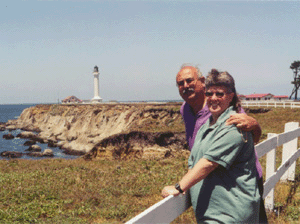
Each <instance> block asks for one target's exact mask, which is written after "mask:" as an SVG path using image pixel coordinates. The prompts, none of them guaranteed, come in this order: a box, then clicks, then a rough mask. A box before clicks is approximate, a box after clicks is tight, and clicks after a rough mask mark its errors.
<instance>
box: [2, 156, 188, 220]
mask: <svg viewBox="0 0 300 224" xmlns="http://www.w3.org/2000/svg"><path fill="white" fill-rule="evenodd" d="M185 171H186V158H184V157H182V158H177V159H176V160H174V159H165V160H147V161H146V160H135V161H134V162H128V161H122V160H119V161H118V160H110V161H107V160H95V161H85V160H83V159H76V160H63V159H45V160H39V161H38V160H32V161H31V160H0V175H1V176H0V187H1V191H0V200H1V202H2V203H1V204H0V222H1V223H18V222H19V223H105V222H106V223H120V222H124V221H126V220H129V219H130V218H132V217H134V216H135V215H137V214H138V213H140V212H141V211H142V210H144V209H146V208H147V207H149V206H150V205H152V204H154V203H156V202H157V201H159V200H160V199H161V197H160V191H161V189H162V188H163V186H165V185H166V184H173V183H174V182H176V181H178V178H179V177H181V176H182V175H183V174H184V173H185ZM166 174H167V175H166Z"/></svg>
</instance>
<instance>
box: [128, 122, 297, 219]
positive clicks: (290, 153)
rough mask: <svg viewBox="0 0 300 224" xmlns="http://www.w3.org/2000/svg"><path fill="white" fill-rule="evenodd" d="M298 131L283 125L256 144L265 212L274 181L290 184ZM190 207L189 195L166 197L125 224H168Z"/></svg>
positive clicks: (291, 125) (270, 205) (294, 124)
mask: <svg viewBox="0 0 300 224" xmlns="http://www.w3.org/2000/svg"><path fill="white" fill-rule="evenodd" d="M298 137H300V128H299V123H298V122H289V123H286V124H285V130H284V133H281V134H273V133H269V134H268V139H267V140H265V141H263V142H261V143H260V144H257V145H256V146H255V150H256V152H257V156H258V158H260V157H262V156H263V155H265V154H267V158H266V181H265V183H264V193H263V198H264V199H265V207H266V209H267V210H273V209H274V187H275V185H276V183H277V182H278V181H280V180H281V181H287V180H289V181H294V180H295V169H296V160H297V158H299V157H300V150H299V149H297V144H298ZM281 145H283V149H282V163H281V166H280V167H279V168H278V169H277V170H276V148H277V147H279V146H281ZM190 206H191V202H190V197H189V194H185V195H180V196H177V197H174V196H173V195H170V196H168V197H166V198H165V199H163V200H161V201H160V202H158V203H156V204H154V205H153V206H151V207H150V208H148V209H146V210H145V211H144V212H142V213H141V214H139V215H137V216H136V217H134V218H132V219H131V220H129V221H128V222H126V224H132V223H170V222H171V221H173V220H174V219H175V218H177V217H178V216H179V215H181V214H182V213H183V212H184V211H185V210H186V209H188V208H189V207H190Z"/></svg>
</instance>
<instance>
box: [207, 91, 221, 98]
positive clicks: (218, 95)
mask: <svg viewBox="0 0 300 224" xmlns="http://www.w3.org/2000/svg"><path fill="white" fill-rule="evenodd" d="M214 94H216V96H217V97H218V98H222V97H223V96H224V95H225V93H223V92H205V96H207V97H212V96H213V95H214Z"/></svg>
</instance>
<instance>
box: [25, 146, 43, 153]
mask: <svg viewBox="0 0 300 224" xmlns="http://www.w3.org/2000/svg"><path fill="white" fill-rule="evenodd" d="M25 151H30V152H40V151H42V148H41V147H40V146H39V145H31V146H30V147H29V148H28V149H26V150H25Z"/></svg>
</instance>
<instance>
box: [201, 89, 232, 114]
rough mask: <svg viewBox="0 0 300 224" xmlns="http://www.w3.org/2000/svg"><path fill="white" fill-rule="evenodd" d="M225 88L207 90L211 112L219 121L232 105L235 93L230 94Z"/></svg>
mask: <svg viewBox="0 0 300 224" xmlns="http://www.w3.org/2000/svg"><path fill="white" fill-rule="evenodd" d="M228 92H229V91H228V89H227V88H226V87H225V86H211V87H209V88H208V89H207V90H206V93H205V95H206V99H207V105H208V108H209V111H210V112H211V114H212V115H213V118H214V119H217V118H218V117H219V116H220V115H221V114H222V113H223V112H224V111H225V110H226V109H227V108H228V107H229V105H230V103H231V101H232V98H233V96H234V93H228Z"/></svg>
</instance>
